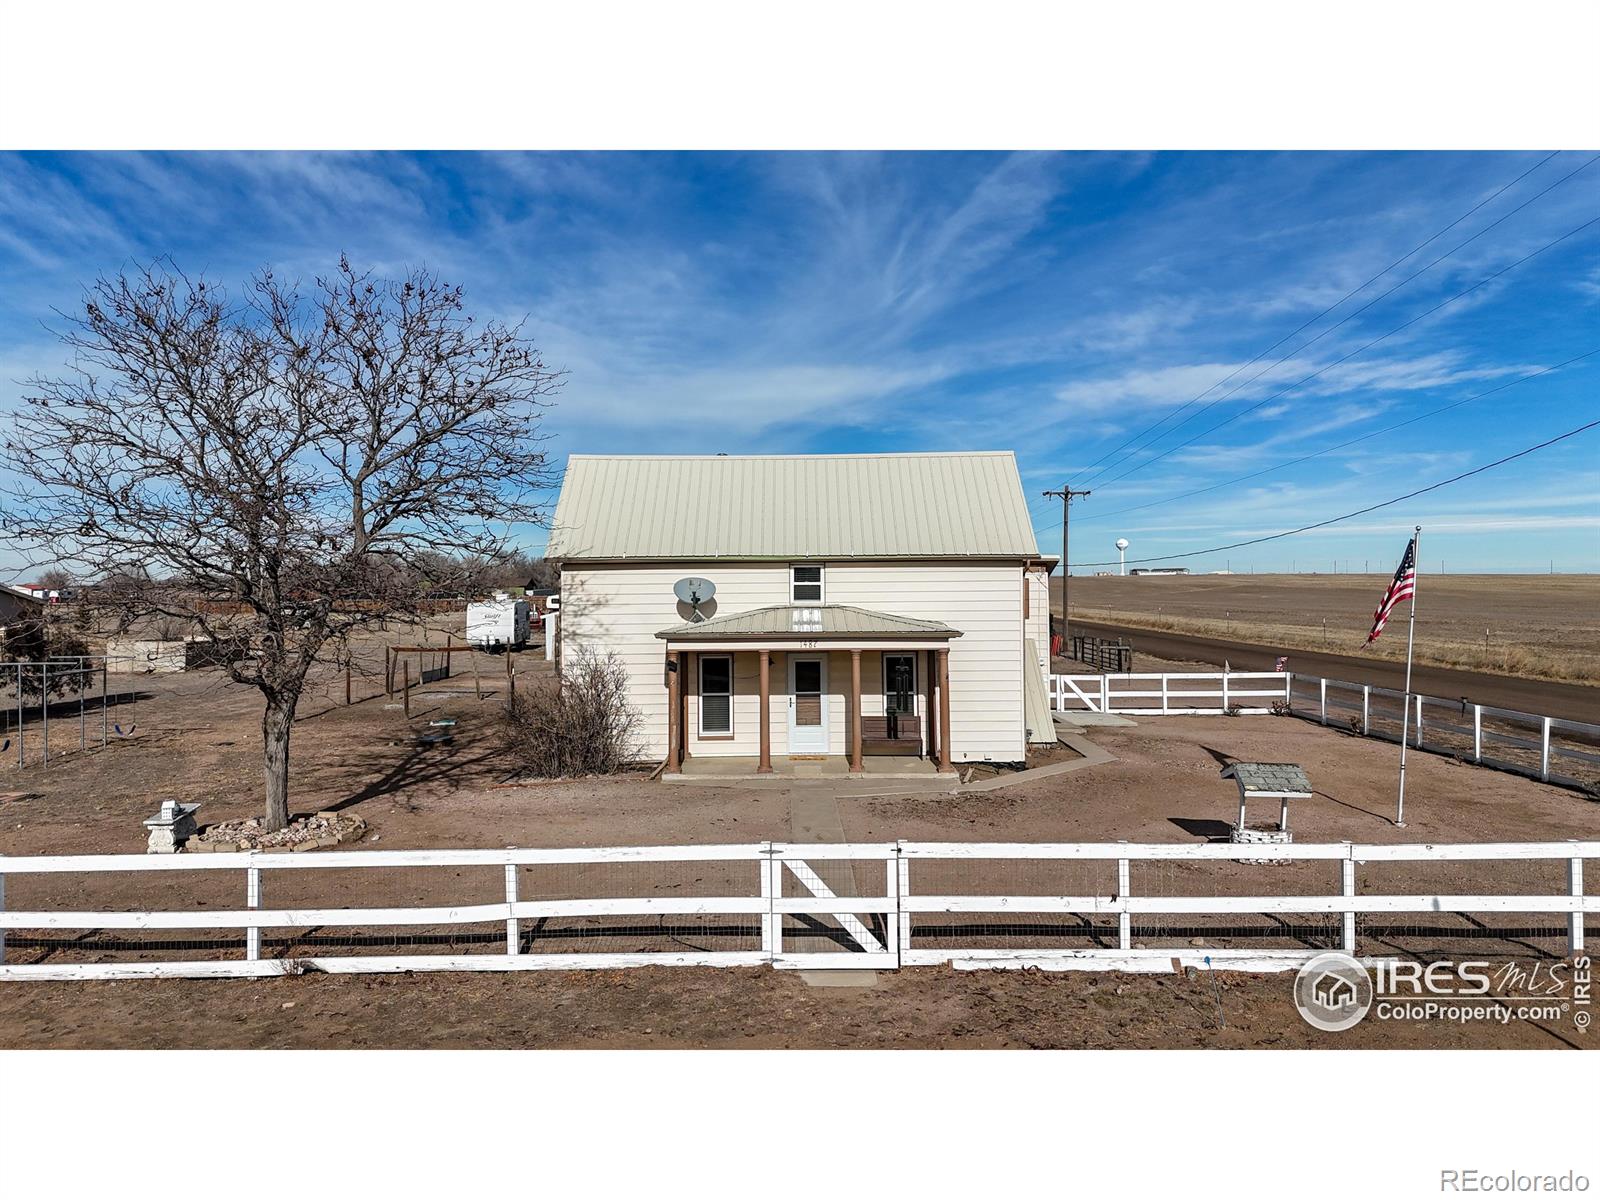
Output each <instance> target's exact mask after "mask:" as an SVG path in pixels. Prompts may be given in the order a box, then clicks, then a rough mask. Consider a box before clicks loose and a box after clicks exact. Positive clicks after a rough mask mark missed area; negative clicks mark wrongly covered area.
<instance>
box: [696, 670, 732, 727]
mask: <svg viewBox="0 0 1600 1200" xmlns="http://www.w3.org/2000/svg"><path fill="white" fill-rule="evenodd" d="M732 732H733V657H732V656H731V655H727V654H702V655H701V656H700V735H701V736H702V737H705V736H707V735H710V736H712V737H716V736H718V735H724V736H726V735H728V734H731V733H732Z"/></svg>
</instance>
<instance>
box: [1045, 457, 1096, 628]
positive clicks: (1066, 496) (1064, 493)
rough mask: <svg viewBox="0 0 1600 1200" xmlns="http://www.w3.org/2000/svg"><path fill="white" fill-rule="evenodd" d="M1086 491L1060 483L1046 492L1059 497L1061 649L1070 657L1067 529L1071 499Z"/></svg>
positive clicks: (1069, 519)
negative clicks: (1056, 487) (1079, 490)
mask: <svg viewBox="0 0 1600 1200" xmlns="http://www.w3.org/2000/svg"><path fill="white" fill-rule="evenodd" d="M1088 494H1089V493H1088V492H1075V491H1073V490H1072V486H1071V485H1070V484H1065V483H1064V484H1062V485H1061V490H1060V491H1055V492H1046V493H1045V497H1046V498H1047V499H1049V498H1054V497H1056V496H1060V497H1061V649H1062V652H1063V653H1065V654H1066V656H1067V657H1068V658H1071V657H1072V631H1071V630H1070V629H1069V628H1068V627H1067V624H1068V620H1069V618H1068V615H1067V614H1068V613H1069V612H1071V611H1072V610H1071V609H1070V608H1069V607H1068V606H1067V584H1068V581H1069V580H1071V578H1072V567H1071V565H1070V563H1071V560H1070V559H1068V558H1067V531H1068V528H1069V527H1070V524H1071V514H1072V501H1073V499H1074V498H1075V497H1078V496H1087V495H1088Z"/></svg>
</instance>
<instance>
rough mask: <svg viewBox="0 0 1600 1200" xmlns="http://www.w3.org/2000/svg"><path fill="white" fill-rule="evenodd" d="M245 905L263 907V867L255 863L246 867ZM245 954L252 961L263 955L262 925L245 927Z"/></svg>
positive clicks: (247, 906)
mask: <svg viewBox="0 0 1600 1200" xmlns="http://www.w3.org/2000/svg"><path fill="white" fill-rule="evenodd" d="M244 906H245V907H246V908H260V907H261V868H260V867H258V866H255V865H254V864H252V865H251V866H248V867H246V868H245V869H244ZM244 956H245V958H246V959H248V960H249V961H250V962H255V961H256V960H257V959H259V958H260V957H261V926H259V925H251V926H249V927H247V928H246V929H245V931H244Z"/></svg>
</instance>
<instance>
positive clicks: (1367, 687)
mask: <svg viewBox="0 0 1600 1200" xmlns="http://www.w3.org/2000/svg"><path fill="white" fill-rule="evenodd" d="M1371 726H1372V685H1371V684H1370V683H1363V684H1362V685H1361V736H1362V737H1366V736H1367V730H1368V729H1370V728H1371Z"/></svg>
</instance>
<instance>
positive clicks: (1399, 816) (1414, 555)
mask: <svg viewBox="0 0 1600 1200" xmlns="http://www.w3.org/2000/svg"><path fill="white" fill-rule="evenodd" d="M1411 559H1412V568H1413V574H1412V576H1411V620H1410V622H1409V624H1408V626H1407V629H1406V698H1405V707H1404V708H1403V709H1402V710H1401V713H1400V799H1399V802H1398V803H1397V804H1396V805H1395V810H1394V824H1395V828H1396V829H1404V828H1405V827H1406V738H1408V737H1409V736H1410V733H1411V647H1412V645H1413V644H1414V643H1415V642H1416V638H1417V583H1418V581H1419V579H1420V577H1421V575H1422V526H1421V525H1418V526H1417V527H1416V528H1415V529H1414V530H1413V531H1412V537H1411Z"/></svg>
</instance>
